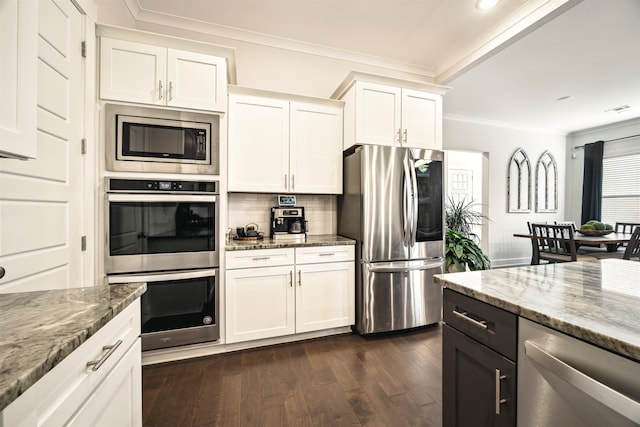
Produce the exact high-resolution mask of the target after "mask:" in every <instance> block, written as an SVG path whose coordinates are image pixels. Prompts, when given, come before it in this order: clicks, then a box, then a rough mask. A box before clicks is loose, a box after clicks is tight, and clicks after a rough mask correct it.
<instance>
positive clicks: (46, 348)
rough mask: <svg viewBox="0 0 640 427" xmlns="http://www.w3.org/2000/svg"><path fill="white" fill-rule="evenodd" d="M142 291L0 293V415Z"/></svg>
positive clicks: (142, 287)
mask: <svg viewBox="0 0 640 427" xmlns="http://www.w3.org/2000/svg"><path fill="white" fill-rule="evenodd" d="M146 289H147V287H146V284H144V283H135V284H123V285H102V286H95V287H87V288H73V289H60V290H51V291H37V292H18V293H11V294H0V411H2V410H3V409H4V408H6V407H7V406H8V405H9V404H10V403H11V402H13V401H14V400H15V399H16V398H17V397H18V396H20V395H21V394H22V393H24V392H25V391H26V390H27V389H28V388H29V387H30V386H32V385H33V384H34V383H35V382H36V381H38V380H39V379H40V378H42V377H43V376H44V375H45V374H46V373H47V372H49V371H50V370H51V369H53V368H54V367H55V366H56V365H57V364H58V363H60V362H61V361H62V359H64V358H65V357H66V356H68V355H69V354H70V353H71V352H72V351H73V350H75V349H76V348H78V347H79V346H80V345H81V344H82V343H83V342H85V341H86V340H87V339H88V338H89V337H91V336H92V335H94V334H95V333H96V332H97V331H98V330H99V329H100V328H101V327H102V326H104V325H105V324H106V323H107V322H109V320H111V319H112V318H113V317H114V316H115V315H117V314H118V313H120V312H121V311H122V310H124V309H125V308H126V307H127V306H128V305H129V304H131V303H132V302H133V301H135V300H136V298H138V297H140V295H142V294H143V293H144V292H145V291H146Z"/></svg>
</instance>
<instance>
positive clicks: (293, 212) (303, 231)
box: [271, 206, 307, 240]
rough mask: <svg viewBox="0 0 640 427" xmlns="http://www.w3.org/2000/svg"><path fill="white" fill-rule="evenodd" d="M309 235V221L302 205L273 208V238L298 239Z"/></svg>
mask: <svg viewBox="0 0 640 427" xmlns="http://www.w3.org/2000/svg"><path fill="white" fill-rule="evenodd" d="M306 236H307V221H306V220H305V218H304V208H303V207H301V206H295V207H294V206H286V207H283V206H275V207H273V208H271V238H272V239H276V240H280V239H284V240H298V239H304V238H305V237H306Z"/></svg>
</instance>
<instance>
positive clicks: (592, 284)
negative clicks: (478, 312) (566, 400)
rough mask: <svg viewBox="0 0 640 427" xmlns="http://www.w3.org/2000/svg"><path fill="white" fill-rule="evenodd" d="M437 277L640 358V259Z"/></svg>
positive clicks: (467, 292) (438, 280)
mask: <svg viewBox="0 0 640 427" xmlns="http://www.w3.org/2000/svg"><path fill="white" fill-rule="evenodd" d="M435 277H436V283H439V284H441V285H443V286H444V287H447V288H450V289H452V290H454V291H458V292H460V293H462V294H464V295H467V296H470V297H472V298H476V299H478V300H480V301H484V302H486V303H489V304H491V305H493V306H496V307H499V308H502V309H504V310H507V311H510V312H511V313H515V314H517V315H519V316H522V317H525V318H527V319H529V320H532V321H534V322H538V323H540V324H542V325H545V326H548V327H550V328H553V329H556V330H558V331H561V332H564V333H566V334H568V335H571V336H573V337H576V338H580V339H582V340H584V341H587V342H589V343H591V344H595V345H597V346H600V347H602V348H605V349H607V350H611V351H613V352H615V353H618V354H621V355H623V356H627V357H629V358H631V359H634V360H636V361H640V279H639V278H640V262H637V261H625V260H621V259H604V260H600V261H590V262H567V263H561V264H546V265H536V266H527V267H516V268H504V269H496V270H487V271H471V272H464V273H450V274H441V275H437V276H435Z"/></svg>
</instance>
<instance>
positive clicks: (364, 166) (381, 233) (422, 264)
mask: <svg viewBox="0 0 640 427" xmlns="http://www.w3.org/2000/svg"><path fill="white" fill-rule="evenodd" d="M443 163H444V153H443V152H441V151H435V150H422V149H412V148H405V147H387V146H378V145H363V146H359V147H357V148H356V149H355V150H354V151H353V152H351V153H350V154H348V155H345V157H344V171H343V174H344V188H343V195H342V196H340V197H339V198H338V233H339V234H341V235H343V236H346V237H350V238H352V239H355V240H356V241H357V244H356V262H357V265H356V329H357V330H358V332H359V333H360V334H371V333H377V332H385V331H393V330H400V329H408V328H413V327H417V326H423V325H429V324H432V323H437V322H439V321H440V318H441V308H442V291H441V289H440V286H438V285H435V284H434V282H433V275H434V274H438V273H442V269H443V262H444V229H445V227H444V214H443V211H444V199H443V167H444V164H443Z"/></svg>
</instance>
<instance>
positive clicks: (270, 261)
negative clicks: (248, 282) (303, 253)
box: [225, 248, 295, 270]
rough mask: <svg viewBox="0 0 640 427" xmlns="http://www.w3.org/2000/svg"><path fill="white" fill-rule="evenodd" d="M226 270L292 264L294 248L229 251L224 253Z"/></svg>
mask: <svg viewBox="0 0 640 427" xmlns="http://www.w3.org/2000/svg"><path fill="white" fill-rule="evenodd" d="M225 259H226V262H227V270H231V269H234V268H252V267H274V266H277V265H292V264H293V263H294V259H295V256H294V249H293V248H283V249H255V250H248V251H231V252H227V254H226V258H225Z"/></svg>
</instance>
